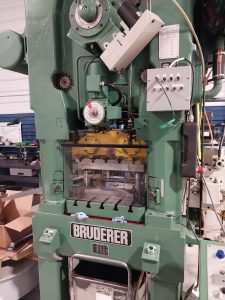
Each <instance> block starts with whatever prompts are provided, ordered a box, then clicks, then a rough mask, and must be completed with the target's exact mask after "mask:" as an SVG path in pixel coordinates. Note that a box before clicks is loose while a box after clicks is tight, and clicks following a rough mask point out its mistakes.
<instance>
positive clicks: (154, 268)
mask: <svg viewBox="0 0 225 300" xmlns="http://www.w3.org/2000/svg"><path fill="white" fill-rule="evenodd" d="M141 258H142V259H143V261H145V262H148V263H150V264H148V270H149V271H150V272H151V273H154V274H157V273H158V272H159V262H160V245H157V244H152V243H144V247H143V251H142V256H141Z"/></svg>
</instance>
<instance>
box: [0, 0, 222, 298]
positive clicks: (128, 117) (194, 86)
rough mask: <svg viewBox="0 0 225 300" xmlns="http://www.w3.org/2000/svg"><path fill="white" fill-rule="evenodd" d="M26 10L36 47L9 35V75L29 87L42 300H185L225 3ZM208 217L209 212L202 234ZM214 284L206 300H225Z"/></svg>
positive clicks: (34, 5) (79, 0) (34, 1)
mask: <svg viewBox="0 0 225 300" xmlns="http://www.w3.org/2000/svg"><path fill="white" fill-rule="evenodd" d="M25 3H26V30H25V33H24V35H23V36H20V35H18V34H17V33H15V32H12V31H9V32H3V33H1V34H0V66H1V67H3V68H6V69H9V70H13V71H17V72H23V73H27V72H28V74H29V80H30V94H31V95H30V97H31V107H32V109H33V110H34V111H35V118H36V128H37V136H38V139H39V140H40V149H41V161H42V183H43V198H44V202H43V203H42V205H41V207H40V209H39V211H38V212H37V213H36V214H35V217H34V219H33V230H34V243H35V249H36V253H37V254H38V257H39V273H40V291H41V299H42V300H53V299H54V300H62V299H69V298H70V299H74V300H80V299H87V300H89V299H90V300H92V299H96V300H112V299H113V300H119V299H121V300H122V299H124V300H126V299H153V300H165V299H167V300H178V299H181V297H182V283H183V281H184V261H185V245H186V244H189V245H193V244H201V243H202V240H201V239H200V237H198V236H197V235H196V232H195V230H194V229H193V227H192V224H191V222H190V216H189V211H190V210H189V207H187V206H186V209H184V211H182V208H183V207H182V204H183V199H182V177H184V178H195V177H196V168H197V166H198V165H200V167H198V168H197V170H198V172H199V173H201V174H200V175H199V176H200V181H199V182H200V190H201V191H203V188H202V186H203V183H204V182H205V181H206V179H205V177H204V176H203V174H202V173H203V167H204V165H205V163H204V155H203V152H204V147H203V145H204V141H201V138H203V137H204V134H203V133H204V126H201V123H202V124H204V122H202V121H201V120H202V119H203V115H204V112H205V102H206V101H208V100H210V99H212V98H213V97H214V96H216V95H217V94H218V92H219V91H220V90H221V88H222V80H223V78H224V53H225V52H224V24H225V19H224V10H225V1H221V0H218V1H215V0H214V1H212V0H207V1H201V0H196V1H195V0H192V1H185V0H179V1H175V0H152V1H151V0H146V1H141V0H124V1H121V0H114V1H109V0H74V1H73V0H64V1H62V0H29V1H25ZM210 66H212V67H213V77H212V80H213V87H212V89H211V90H210V91H208V92H206V90H205V87H206V83H207V80H206V77H205V76H206V72H207V70H208V67H210ZM201 127H202V134H201V130H200V128H201ZM197 157H198V159H197ZM221 158H222V157H221ZM216 159H217V162H216V163H217V164H218V157H217V158H216ZM205 193H206V194H207V193H208V194H209V195H210V192H209V191H208V190H207V189H206V190H205ZM202 195H203V192H202ZM208 197H210V196H208ZM202 209H203V207H202V198H201V199H200V205H199V208H198V212H200V213H198V214H196V216H195V217H194V218H195V220H197V221H198V222H200V224H201V222H202V217H201V216H202ZM214 213H215V212H214ZM199 219H200V220H199ZM197 221H196V222H197ZM219 225H222V224H219ZM220 227H221V228H219V235H220V234H221V232H222V231H223V226H220ZM197 233H198V234H199V236H201V234H202V233H201V230H199V232H197ZM215 247H216V246H215ZM202 249H203V250H204V249H206V252H207V247H206V248H205V244H204V247H202ZM213 249H214V248H213ZM203 250H202V251H203ZM208 253H209V252H208ZM210 253H211V252H210ZM203 256H204V255H203ZM203 256H202V257H203ZM206 257H207V255H206ZM202 259H203V258H202ZM205 262H206V258H205ZM199 274H201V272H199ZM207 280H208V278H206V279H205V280H203V279H202V278H200V281H198V282H200V283H202V284H203V287H202V291H203V294H202V295H203V296H200V297H202V298H201V299H206V297H208V299H218V297H220V296H221V295H222V296H221V297H224V293H223V292H224V290H223V285H222V286H220V285H218V286H217V287H216V289H215V290H216V292H214V290H213V292H211V291H210V293H211V294H207V289H206V288H205V287H206V286H207V284H206V281H207ZM207 282H208V281H207ZM197 285H198V284H197ZM206 294H207V296H205V295H206ZM212 297H215V298H212ZM216 297H217V298H216ZM220 299H224V298H220Z"/></svg>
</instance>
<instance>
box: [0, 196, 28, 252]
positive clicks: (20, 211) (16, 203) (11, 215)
mask: <svg viewBox="0 0 225 300" xmlns="http://www.w3.org/2000/svg"><path fill="white" fill-rule="evenodd" d="M7 194H8V195H10V194H12V193H10V192H8V191H7ZM33 204H34V199H33V196H26V197H22V198H17V199H15V200H11V201H8V202H4V207H3V209H2V210H1V214H0V219H1V220H3V221H4V224H2V225H0V248H7V247H8V246H9V243H10V242H15V241H17V240H19V239H21V238H22V237H24V236H26V235H28V234H29V233H31V232H32V206H33Z"/></svg>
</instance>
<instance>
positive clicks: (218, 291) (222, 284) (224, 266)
mask: <svg viewBox="0 0 225 300" xmlns="http://www.w3.org/2000/svg"><path fill="white" fill-rule="evenodd" d="M207 281H208V299H210V300H213V299H215V300H216V299H225V247H224V246H217V245H210V244H209V245H208V247H207Z"/></svg>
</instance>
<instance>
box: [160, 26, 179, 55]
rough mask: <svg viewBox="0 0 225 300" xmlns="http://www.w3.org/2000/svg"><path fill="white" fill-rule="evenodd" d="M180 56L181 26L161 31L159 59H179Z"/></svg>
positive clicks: (167, 27)
mask: <svg viewBox="0 0 225 300" xmlns="http://www.w3.org/2000/svg"><path fill="white" fill-rule="evenodd" d="M179 54H180V25H179V24H176V25H169V26H164V27H162V28H161V29H160V31H159V59H170V58H178V57H179Z"/></svg>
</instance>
